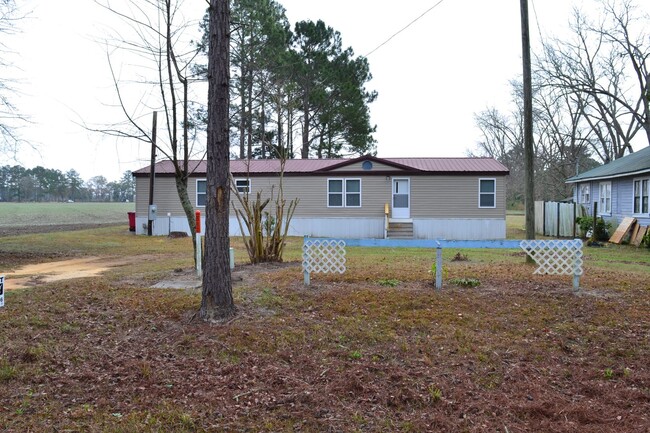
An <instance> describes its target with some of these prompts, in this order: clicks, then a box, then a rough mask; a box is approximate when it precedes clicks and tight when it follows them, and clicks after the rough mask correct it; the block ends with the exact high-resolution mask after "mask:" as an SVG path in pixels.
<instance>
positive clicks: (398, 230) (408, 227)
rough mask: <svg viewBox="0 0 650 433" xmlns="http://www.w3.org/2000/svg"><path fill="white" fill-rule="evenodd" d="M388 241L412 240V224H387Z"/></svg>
mask: <svg viewBox="0 0 650 433" xmlns="http://www.w3.org/2000/svg"><path fill="white" fill-rule="evenodd" d="M387 237H388V239H413V223H412V222H389V223H388V232H387Z"/></svg>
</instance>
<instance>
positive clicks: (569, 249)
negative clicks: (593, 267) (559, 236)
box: [519, 239, 582, 275]
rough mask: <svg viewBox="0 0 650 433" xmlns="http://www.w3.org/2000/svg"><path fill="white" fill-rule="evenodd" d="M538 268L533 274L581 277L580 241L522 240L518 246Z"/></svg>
mask: <svg viewBox="0 0 650 433" xmlns="http://www.w3.org/2000/svg"><path fill="white" fill-rule="evenodd" d="M519 245H520V246H521V249H522V250H524V251H525V252H526V254H528V255H529V256H530V257H531V258H532V259H533V260H535V263H537V265H538V266H539V267H538V268H537V269H535V272H533V273H534V274H551V275H582V241H581V240H580V239H573V240H524V241H521V243H520V244H519Z"/></svg>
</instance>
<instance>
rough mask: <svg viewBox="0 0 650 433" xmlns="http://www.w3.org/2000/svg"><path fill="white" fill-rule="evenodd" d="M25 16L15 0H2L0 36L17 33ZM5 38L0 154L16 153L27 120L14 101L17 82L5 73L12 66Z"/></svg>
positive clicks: (0, 64)
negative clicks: (21, 129)
mask: <svg viewBox="0 0 650 433" xmlns="http://www.w3.org/2000/svg"><path fill="white" fill-rule="evenodd" d="M24 17H25V15H23V14H21V13H20V11H19V10H18V6H16V2H15V1H14V0H0V36H9V35H12V34H15V33H16V31H17V29H16V23H17V22H18V21H20V20H21V19H23V18H24ZM4 40H6V39H5V38H2V39H0V70H2V71H3V74H2V75H3V78H2V79H0V154H5V155H15V154H16V152H17V151H18V148H19V147H20V145H21V144H23V143H24V141H23V140H22V139H21V138H20V135H19V133H18V129H19V128H20V127H21V126H23V125H24V124H25V123H26V122H27V119H26V118H25V116H23V115H22V114H21V113H20V112H19V111H18V110H17V108H16V106H15V105H14V104H13V102H12V99H13V98H12V95H13V94H14V87H13V85H14V84H16V83H15V81H14V80H13V79H11V78H8V75H9V74H7V73H4V71H6V70H8V69H10V68H11V67H12V64H11V62H9V61H7V57H8V56H9V55H10V53H11V48H10V47H8V46H7V45H6V44H5V42H4Z"/></svg>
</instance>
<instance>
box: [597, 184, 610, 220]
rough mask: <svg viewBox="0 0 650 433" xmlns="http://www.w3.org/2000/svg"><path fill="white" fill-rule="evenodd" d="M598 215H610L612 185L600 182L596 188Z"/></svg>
mask: <svg viewBox="0 0 650 433" xmlns="http://www.w3.org/2000/svg"><path fill="white" fill-rule="evenodd" d="M598 191H599V193H598V213H599V214H607V215H609V214H611V213H612V183H611V182H601V183H600V184H599V188H598Z"/></svg>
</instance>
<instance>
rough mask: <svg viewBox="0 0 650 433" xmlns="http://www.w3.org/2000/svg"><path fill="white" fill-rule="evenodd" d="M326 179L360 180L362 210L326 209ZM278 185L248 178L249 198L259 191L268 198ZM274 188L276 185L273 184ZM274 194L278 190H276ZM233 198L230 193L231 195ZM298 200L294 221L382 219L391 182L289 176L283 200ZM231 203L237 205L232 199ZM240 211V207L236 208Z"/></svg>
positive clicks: (382, 178)
mask: <svg viewBox="0 0 650 433" xmlns="http://www.w3.org/2000/svg"><path fill="white" fill-rule="evenodd" d="M328 179H361V207H337V208H328V207H327V180H328ZM276 182H278V178H277V176H276V177H254V178H251V186H252V194H251V196H252V197H255V194H257V192H258V191H260V190H262V191H264V193H265V194H268V193H269V192H270V190H271V186H272V185H273V184H275V183H276ZM276 185H277V184H276ZM275 191H276V193H277V186H276V190H275ZM231 194H232V193H231ZM296 197H298V198H300V203H298V207H297V208H296V212H295V216H296V217H348V218H349V217H366V216H375V217H381V216H383V215H384V203H388V202H389V201H390V181H389V180H386V177H385V176H374V177H363V176H350V177H345V176H340V175H339V176H336V175H326V176H305V177H296V176H290V177H285V178H284V198H285V199H286V200H287V201H289V200H291V199H293V198H296ZM231 201H235V202H236V198H235V197H231ZM236 205H237V207H239V204H238V203H237V204H236Z"/></svg>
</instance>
